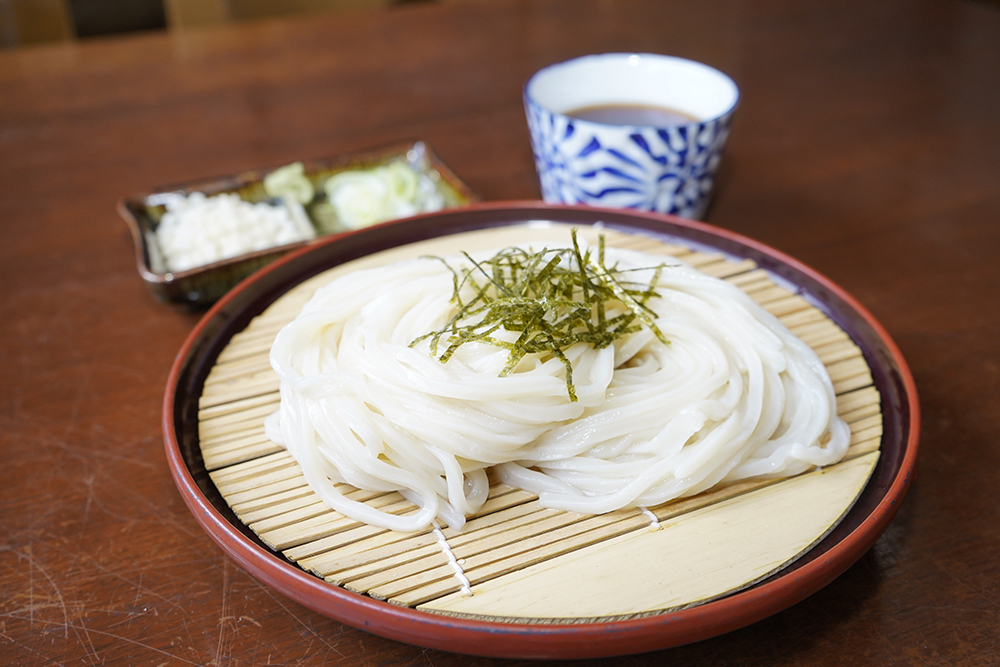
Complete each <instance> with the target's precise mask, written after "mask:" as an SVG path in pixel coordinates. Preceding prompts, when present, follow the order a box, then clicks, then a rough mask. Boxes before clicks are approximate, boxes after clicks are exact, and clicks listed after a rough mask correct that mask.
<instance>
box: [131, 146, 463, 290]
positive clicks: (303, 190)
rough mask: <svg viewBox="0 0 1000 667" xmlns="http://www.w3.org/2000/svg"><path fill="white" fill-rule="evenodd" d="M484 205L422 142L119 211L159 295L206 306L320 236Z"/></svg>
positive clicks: (223, 182)
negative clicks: (473, 203) (264, 229)
mask: <svg viewBox="0 0 1000 667" xmlns="http://www.w3.org/2000/svg"><path fill="white" fill-rule="evenodd" d="M226 195H235V197H232V196H229V197H227V196H226ZM478 200H479V197H478V196H477V195H476V194H475V193H474V192H473V191H472V190H471V189H470V188H469V187H468V186H467V185H466V184H465V183H464V182H463V181H462V180H461V179H460V178H459V177H458V176H456V175H455V173H454V172H452V171H451V169H449V168H448V167H447V166H446V165H445V164H444V163H443V162H441V160H440V159H439V158H438V157H437V155H435V154H434V152H433V151H432V150H431V149H430V147H428V146H427V145H426V144H425V143H424V142H422V141H416V142H407V143H402V144H396V145H392V146H387V147H385V148H380V149H373V150H370V151H365V152H359V153H350V154H345V155H342V156H339V157H335V158H329V159H317V160H310V161H302V162H298V163H293V164H291V165H285V166H279V167H276V168H270V169H256V170H253V171H247V172H243V173H240V174H236V175H233V176H226V177H220V178H212V179H204V180H199V181H192V182H189V183H183V184H179V185H175V186H168V187H163V188H157V189H155V190H152V191H150V192H145V193H140V194H136V195H133V196H131V197H127V198H125V199H123V200H121V201H120V202H119V204H118V212H119V214H120V215H121V216H122V218H124V220H125V222H126V223H127V224H128V227H129V230H130V231H131V233H132V240H133V242H134V245H135V258H136V265H137V267H138V269H139V275H140V276H141V277H142V279H143V281H145V283H146V285H147V287H148V288H149V289H150V291H151V292H152V293H153V295H154V296H155V297H156V298H157V299H159V300H160V301H165V302H180V303H188V304H192V305H198V306H205V305H210V304H212V303H214V302H215V301H217V300H218V299H219V298H220V297H221V296H222V295H223V294H225V293H226V292H227V291H229V289H230V288H232V287H233V286H235V285H236V284H237V283H238V282H239V281H241V280H243V278H245V277H247V276H248V275H250V274H251V273H253V272H254V271H256V270H257V269H259V268H261V267H262V266H264V265H265V264H267V263H269V262H271V261H273V260H275V259H277V258H278V257H280V256H282V255H284V254H286V253H288V252H289V251H291V250H295V249H296V248H300V247H302V246H304V245H307V244H309V243H311V242H313V241H314V240H315V239H317V238H321V237H323V236H327V235H329V234H338V233H342V232H346V231H352V230H354V229H360V228H362V227H367V226H370V225H372V224H378V223H380V222H386V221H388V220H393V219H397V218H401V217H407V216H409V215H414V214H417V213H423V212H430V211H436V210H440V209H443V208H453V207H456V206H464V205H466V204H469V203H472V202H475V201H478ZM261 225H262V226H263V227H264V228H266V229H267V230H268V231H269V232H272V233H271V234H270V235H268V234H263V233H261V231H260V229H261V227H260V226H261Z"/></svg>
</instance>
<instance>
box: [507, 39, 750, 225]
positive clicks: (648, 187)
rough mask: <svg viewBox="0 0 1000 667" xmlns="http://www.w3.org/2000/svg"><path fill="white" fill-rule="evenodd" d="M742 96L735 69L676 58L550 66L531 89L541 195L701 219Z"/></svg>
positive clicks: (625, 57)
mask: <svg viewBox="0 0 1000 667" xmlns="http://www.w3.org/2000/svg"><path fill="white" fill-rule="evenodd" d="M738 101H739V89H738V88H737V87H736V84H735V83H733V80H732V79H730V78H729V77H728V76H726V75H725V74H723V73H722V72H720V71H718V70H717V69H714V68H712V67H709V66H708V65H703V64H701V63H698V62H694V61H692V60H686V59H684V58H676V57H673V56H664V55H655V54H648V53H641V54H639V53H607V54H602V55H592V56H583V57H581V58H576V59H574V60H569V61H566V62H563V63H559V64H557V65H551V66H549V67H546V68H545V69H542V70H540V71H538V72H537V73H535V75H534V76H532V77H531V79H529V80H528V83H527V85H525V88H524V106H525V111H526V113H527V116H528V129H529V130H530V132H531V144H532V148H533V150H534V154H535V166H536V168H537V169H538V176H539V180H540V181H541V186H542V197H543V198H544V199H545V201H546V202H549V203H564V204H587V205H590V206H605V207H615V208H632V209H638V210H643V211H658V212H660V213H669V214H672V215H678V216H681V217H685V218H695V219H698V218H701V217H703V216H704V214H705V211H706V209H707V208H708V202H709V197H710V194H711V191H712V184H713V182H714V180H715V173H716V169H717V168H718V166H719V160H720V158H721V156H722V150H723V148H724V147H725V144H726V139H727V138H728V137H729V124H730V121H731V120H732V117H733V112H734V110H735V109H736V104H737V102H738Z"/></svg>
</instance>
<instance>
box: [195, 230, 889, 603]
mask: <svg viewBox="0 0 1000 667" xmlns="http://www.w3.org/2000/svg"><path fill="white" fill-rule="evenodd" d="M525 233H530V234H531V235H532V237H533V238H537V240H538V241H539V242H541V241H547V240H550V239H552V240H556V239H560V240H561V239H564V238H565V236H566V230H565V228H560V227H558V226H557V227H554V228H552V229H535V228H531V229H529V230H525V229H524V228H513V229H511V228H506V229H499V230H485V231H481V232H473V233H470V234H464V235H461V236H460V238H451V237H449V240H448V242H447V243H445V244H444V246H445V247H438V246H439V245H440V243H439V242H437V241H435V242H425V243H418V244H414V245H413V246H407V247H406V248H402V249H394V250H392V251H388V252H386V253H381V254H379V255H376V256H371V257H367V258H363V259H362V260H357V261H356V262H354V263H352V264H351V265H349V266H345V267H338V268H336V269H332V270H331V271H328V272H326V273H324V274H320V275H319V276H316V277H314V278H311V279H310V280H308V281H305V282H304V283H302V284H300V285H298V286H296V287H294V288H293V289H292V290H290V291H289V292H288V293H287V294H285V295H284V296H282V297H281V298H280V299H278V300H277V301H276V302H275V303H274V304H272V305H271V306H269V307H268V308H267V309H266V310H265V311H264V312H263V313H262V314H261V315H259V316H257V317H256V318H254V319H253V320H252V321H251V323H250V324H249V325H248V326H247V328H246V329H245V330H244V331H242V332H240V333H238V334H236V335H234V336H233V337H232V339H231V340H230V341H229V344H228V345H227V347H226V348H225V349H224V350H223V352H222V353H221V354H220V355H219V357H218V359H217V360H216V364H215V366H214V367H213V368H212V370H211V372H210V373H209V376H208V378H207V379H206V382H205V385H204V389H203V393H202V396H201V400H200V404H199V420H200V431H199V435H200V441H201V447H202V453H203V457H204V460H205V465H206V468H207V469H208V471H209V473H210V475H211V478H212V480H213V481H214V483H215V484H216V486H217V488H218V489H219V492H220V493H221V494H222V496H223V497H224V498H225V499H226V500H227V502H228V503H229V504H230V506H231V507H232V508H233V511H234V512H235V513H236V514H237V516H238V517H239V518H240V520H241V521H243V522H244V523H246V524H247V525H248V526H250V528H251V529H253V530H254V531H255V532H256V533H257V534H258V535H259V536H260V538H261V539H262V540H263V541H264V542H265V543H266V544H268V545H270V546H271V547H272V548H273V549H275V550H277V551H281V552H282V553H283V554H284V555H285V556H287V557H288V558H289V559H291V560H292V561H294V562H296V563H298V564H299V565H300V566H301V567H303V568H304V569H306V570H308V571H310V572H312V573H314V574H315V575H316V576H319V577H322V578H325V579H326V580H327V581H328V582H330V583H331V585H338V586H343V587H345V588H348V589H350V590H353V591H357V592H358V593H361V594H366V595H369V596H371V597H374V598H378V599H384V600H388V601H389V602H391V603H393V604H398V605H405V606H411V607H412V606H416V607H418V608H420V609H424V610H427V611H433V612H436V613H448V614H462V615H472V616H483V617H488V618H497V617H499V618H518V619H525V618H527V619H548V620H550V621H551V620H553V619H555V620H560V619H561V620H565V621H570V622H572V621H576V620H579V619H581V618H598V617H600V618H604V617H618V616H628V615H633V614H645V613H651V612H653V611H657V610H664V609H669V608H673V607H677V606H684V605H688V604H694V603H697V602H699V601H702V600H707V599H711V598H713V597H717V596H719V595H724V594H726V593H727V592H730V591H733V590H738V589H739V588H740V587H743V586H746V585H749V584H750V583H753V582H754V581H756V580H758V579H759V578H761V577H764V576H767V575H768V574H769V573H771V572H773V571H774V570H775V569H777V568H780V567H781V566H783V564H785V563H787V562H790V561H791V560H793V559H794V558H795V557H797V556H798V555H799V554H801V553H802V552H803V551H804V550H805V549H807V548H808V547H809V546H810V545H811V544H813V543H815V542H816V541H817V540H819V539H820V538H821V537H822V536H823V535H825V534H826V532H827V531H828V530H830V529H831V527H832V526H833V525H835V523H836V521H838V520H839V518H840V517H841V516H842V515H843V514H844V512H846V511H847V509H848V508H849V507H850V505H851V504H852V503H853V500H854V498H855V497H856V495H857V494H858V493H859V492H860V489H861V488H862V487H863V486H864V483H865V481H866V480H867V478H868V475H870V473H871V470H872V469H873V467H874V465H875V462H876V461H877V458H878V449H879V445H880V442H881V435H882V415H881V406H880V396H879V394H878V391H877V390H876V389H875V388H874V386H872V378H871V373H870V370H869V367H868V365H867V363H866V362H865V359H864V357H863V356H862V353H861V350H860V348H859V347H858V346H857V345H856V344H855V343H854V342H853V341H851V339H850V337H849V336H848V335H847V334H846V333H845V332H844V331H842V330H841V329H840V328H839V327H838V326H837V325H836V324H835V323H834V322H833V321H832V320H830V319H829V317H827V315H826V314H824V313H823V312H822V311H821V310H820V309H819V308H817V307H816V306H814V305H813V304H811V303H810V302H809V301H808V299H806V298H804V297H803V296H802V295H799V294H795V293H793V292H791V291H789V290H788V289H787V288H786V287H784V286H781V285H778V284H776V283H775V282H774V281H773V280H772V279H771V278H770V276H769V275H768V274H767V272H765V271H763V270H761V269H759V268H757V267H756V265H755V264H754V263H753V262H752V261H750V260H746V259H742V260H740V259H731V258H728V257H726V256H724V255H721V254H719V253H713V252H703V251H698V250H692V249H690V248H687V247H684V246H682V245H667V244H662V243H659V242H657V241H654V240H652V239H650V238H648V237H645V236H639V235H628V234H624V233H620V232H616V231H611V230H604V231H603V233H604V234H605V236H606V242H607V243H608V244H609V245H613V246H617V247H625V248H630V249H635V250H642V251H646V252H657V253H661V254H670V255H673V256H676V257H678V258H679V259H682V260H684V261H686V262H689V263H691V264H693V265H695V266H697V267H698V268H699V269H700V270H702V271H705V272H706V273H709V274H710V275H714V276H717V277H720V278H723V279H725V280H727V281H729V282H731V283H732V284H734V285H736V286H738V287H739V288H740V289H742V290H743V291H744V292H746V293H747V294H748V295H749V296H750V297H751V298H752V299H754V300H755V301H757V302H758V303H760V304H761V305H762V306H763V307H764V308H765V309H767V310H768V311H769V312H771V313H772V314H773V315H775V316H776V317H778V318H779V319H780V320H781V321H782V322H783V323H784V324H785V325H786V326H787V327H789V329H790V330H791V331H792V332H793V333H795V335H797V336H798V337H799V338H800V339H802V340H803V341H804V342H806V343H807V344H808V345H810V346H811V347H812V348H813V349H814V350H815V351H816V353H817V355H818V356H819V358H820V360H821V361H822V363H824V364H825V365H826V367H827V370H828V372H829V374H830V377H831V380H832V381H833V383H834V388H835V391H836V393H837V411H838V414H839V415H840V416H841V417H842V418H843V419H844V420H845V421H847V422H848V423H849V425H850V427H851V444H850V449H849V450H848V454H847V457H846V458H845V459H844V461H842V462H841V463H839V464H837V465H835V466H830V467H828V468H826V469H824V470H820V471H815V472H812V473H808V474H805V475H800V476H798V477H795V478H792V479H788V480H751V481H744V482H740V483H736V484H729V485H727V486H723V487H720V488H716V489H712V490H710V491H708V492H705V493H702V494H699V495H697V496H694V497H692V498H684V499H678V500H675V501H672V502H670V503H665V504H664V505H661V506H658V507H651V508H631V509H625V510H619V511H617V512H612V513H609V514H604V515H597V516H584V515H577V514H573V513H570V512H564V511H561V510H552V509H546V508H543V507H541V506H539V504H538V500H537V498H536V497H535V496H534V495H532V494H530V493H526V492H524V491H519V490H516V489H511V488H510V487H507V486H505V485H503V484H499V483H494V484H492V486H491V489H490V496H489V499H488V500H487V502H486V503H485V505H484V507H483V508H482V510H481V511H480V512H479V513H478V514H477V515H476V516H474V517H470V518H469V520H468V522H467V524H466V526H465V528H464V529H463V530H462V531H461V532H456V531H453V530H451V529H448V528H444V529H440V530H426V531H422V532H417V533H394V532H392V531H388V530H385V529H381V528H377V527H372V526H367V525H364V524H360V523H358V522H356V521H353V520H352V519H349V518H347V517H345V516H343V515H341V514H340V513H338V512H336V511H334V510H332V509H330V508H329V507H327V506H326V505H325V504H324V503H323V502H322V501H321V500H320V499H319V497H318V496H316V494H315V493H314V492H313V491H312V490H311V489H310V488H309V486H308V485H307V483H306V481H305V478H304V476H303V474H302V471H301V469H300V468H299V466H298V464H297V463H296V462H295V460H294V459H293V458H292V457H291V456H290V455H289V454H288V453H287V452H285V451H284V450H283V449H281V448H280V447H279V446H278V445H275V444H274V443H272V442H271V441H270V440H268V439H267V437H266V435H265V434H264V430H263V420H264V418H265V417H266V416H267V415H269V414H271V413H272V412H273V411H274V410H276V409H277V407H278V405H279V395H278V392H277V389H278V382H277V377H276V375H275V374H274V372H273V371H272V370H271V369H270V366H269V364H268V360H267V357H268V353H269V351H270V346H271V342H272V341H273V339H274V336H275V335H276V334H277V332H278V331H279V330H280V329H281V327H282V326H283V325H284V324H285V323H287V322H288V321H290V320H291V319H292V318H293V317H294V316H295V315H296V314H297V313H298V311H299V310H300V309H301V307H302V305H303V304H304V303H305V302H306V301H307V300H308V299H309V297H310V296H311V295H312V293H313V292H314V291H315V289H316V288H317V287H318V286H319V285H321V284H325V283H326V282H328V281H329V280H332V279H333V278H334V277H336V276H337V275H340V274H341V273H343V272H345V271H347V270H351V269H353V268H363V267H365V266H372V265H375V264H377V263H379V262H382V263H388V262H391V261H396V260H398V259H401V258H403V257H405V256H415V255H419V254H426V253H427V252H428V251H429V248H431V247H433V248H434V250H433V252H434V253H437V254H443V253H449V252H454V251H456V250H457V249H467V250H478V249H488V248H491V247H498V246H501V245H508V244H512V243H516V242H517V243H519V242H523V240H524V238H525ZM581 234H582V235H583V236H585V237H587V238H588V240H589V241H591V242H594V241H596V233H595V232H593V231H591V230H582V231H581ZM431 243H433V244H434V245H433V246H432V245H431ZM449 244H450V245H449ZM342 492H345V493H347V494H348V495H350V496H351V497H353V498H354V499H356V500H360V501H362V502H366V503H368V504H371V505H372V506H374V507H379V508H380V509H383V510H385V511H390V512H394V513H399V514H408V513H411V512H414V511H416V508H415V507H414V506H413V505H411V504H410V503H409V502H408V501H406V500H405V499H404V498H402V496H400V495H399V494H398V493H372V492H365V491H360V490H357V489H351V488H350V487H347V486H346V485H342ZM817 498H818V499H820V500H819V501H818V502H817V500H816V499H817ZM803 508H805V511H804V510H803ZM761 512H764V513H761ZM768 513H769V514H768ZM734 525H739V526H742V528H740V529H739V530H736V531H734V530H733V528H732V527H733V526H734ZM721 526H725V529H723V528H722V527H721ZM776 527H780V530H777V529H776ZM445 549H447V550H449V551H450V554H447V553H445ZM625 563H627V565H628V567H622V564H625ZM456 568H458V571H459V572H460V573H461V575H462V577H459V576H457V574H456ZM720 573H722V574H720ZM598 576H599V577H601V578H602V579H601V581H602V582H603V581H604V579H603V578H604V577H606V578H607V582H608V583H607V584H606V585H605V584H604V583H602V584H601V585H600V586H599V587H598V588H599V589H600V590H597V591H596V592H594V591H593V586H592V584H593V583H594V581H595V577H598ZM463 578H464V580H463ZM581 581H585V582H586V584H587V585H586V586H581V585H580V583H579V582H581ZM692 582H694V583H692ZM467 586H471V588H467ZM585 591H586V593H585ZM470 592H471V593H472V595H471V597H470V596H469V595H468V594H469V593H470ZM581 597H583V598H586V600H583V601H581ZM543 598H544V600H543Z"/></svg>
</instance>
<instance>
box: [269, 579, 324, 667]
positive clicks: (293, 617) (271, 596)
mask: <svg viewBox="0 0 1000 667" xmlns="http://www.w3.org/2000/svg"><path fill="white" fill-rule="evenodd" d="M260 590H262V591H263V592H264V593H265V594H266V595H267V596H268V597H269V598H271V599H272V600H274V602H275V603H277V605H278V606H279V607H281V608H282V609H284V610H285V612H287V613H288V615H289V616H291V617H292V619H293V620H294V621H295V622H296V623H298V624H299V625H301V626H302V627H303V628H305V629H306V630H307V631H308V632H309V634H311V635H312V636H313V637H315V638H316V639H318V640H319V641H320V642H321V643H322V644H323V645H324V646H326V647H327V648H328V649H330V650H331V651H333V652H334V653H336V654H337V655H339V656H340V657H344V654H343V653H341V652H340V651H339V650H337V647H336V646H333V645H332V644H330V643H329V642H328V641H326V640H325V639H323V637H322V636H320V635H319V633H317V632H316V631H315V630H313V629H312V628H311V627H310V626H309V624H308V623H306V622H305V621H303V620H302V619H301V618H299V617H298V616H297V615H296V614H295V612H294V611H292V610H291V609H289V608H288V607H287V606H286V605H285V603H284V602H282V601H281V599H279V598H277V597H275V596H274V594H273V593H271V591H270V590H269V589H268V588H267V587H266V586H263V585H261V586H260Z"/></svg>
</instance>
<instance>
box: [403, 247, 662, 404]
mask: <svg viewBox="0 0 1000 667" xmlns="http://www.w3.org/2000/svg"><path fill="white" fill-rule="evenodd" d="M572 237H573V247H572V248H557V249H554V250H550V249H548V248H544V249H542V250H541V251H540V252H532V251H528V250H524V249H521V248H516V247H511V248H505V249H503V250H501V251H500V252H498V253H497V254H496V255H494V256H493V257H492V258H491V259H488V260H484V261H478V262H477V261H476V260H474V259H473V258H472V257H470V256H469V255H468V253H463V254H464V255H465V257H466V258H467V259H468V260H469V262H471V264H472V266H469V267H465V268H463V269H462V270H461V271H456V270H455V269H454V268H453V267H452V266H451V265H449V264H448V263H447V262H446V261H445V260H444V259H442V258H440V257H437V258H435V259H439V260H441V262H443V263H444V265H445V266H447V267H448V270H449V271H451V273H452V285H453V294H452V301H453V302H454V303H455V304H456V305H457V306H458V311H457V312H456V313H455V315H454V317H452V318H451V320H450V321H449V322H448V323H447V324H446V325H445V326H444V327H443V328H442V329H440V330H439V331H432V332H430V333H427V334H424V335H423V336H420V337H419V338H417V339H416V340H414V341H413V342H412V343H410V347H413V346H415V345H416V344H417V343H419V342H421V341H422V340H425V339H427V338H430V351H431V354H432V355H434V356H436V357H438V359H439V360H440V361H441V363H447V362H448V360H449V359H451V357H452V355H453V354H455V351H456V350H458V348H459V347H461V346H462V345H464V344H465V343H468V342H472V341H478V342H481V343H489V344H490V345H494V346H496V347H499V348H504V349H506V350H508V351H509V354H508V357H507V363H506V364H505V365H504V367H503V370H501V371H500V375H499V377H504V376H507V375H509V374H510V373H511V372H513V370H514V369H515V368H516V367H517V365H518V363H520V361H521V359H523V358H524V356H525V355H526V354H543V355H544V354H551V355H552V356H555V357H556V358H558V359H559V360H560V361H562V363H563V365H564V366H565V367H566V391H567V393H568V394H569V399H570V400H571V401H573V402H575V401H576V400H577V397H576V391H575V388H574V385H573V365H572V364H571V363H570V361H569V359H567V358H566V355H565V354H563V350H564V349H566V348H568V347H569V346H571V345H574V344H576V343H589V344H591V345H593V346H594V347H595V348H596V349H601V348H604V347H607V346H608V345H611V344H612V343H613V342H614V341H615V340H617V339H618V338H621V337H622V336H625V335H627V334H631V333H635V332H637V331H639V330H641V329H642V326H643V325H645V326H646V327H648V328H649V329H650V330H651V331H652V332H653V333H654V334H655V335H656V337H657V338H658V339H659V340H660V341H662V342H663V343H664V344H667V340H666V339H665V338H664V336H663V334H662V333H661V332H660V330H659V329H658V328H657V327H656V324H655V319H656V313H654V312H653V311H652V310H650V308H649V307H648V306H647V305H646V302H647V301H648V300H649V299H651V298H653V297H656V296H659V295H658V294H657V292H656V291H655V287H656V284H657V282H658V281H659V278H660V274H661V272H662V270H663V267H664V265H662V264H661V265H660V266H658V267H655V271H654V274H653V277H652V279H651V280H650V281H649V284H648V285H640V284H636V283H630V282H627V281H626V280H624V274H625V273H627V271H625V270H619V269H618V268H617V266H612V267H607V266H606V265H605V263H604V236H603V235H601V236H600V237H599V242H598V249H597V257H596V258H595V257H593V254H592V251H591V249H590V248H588V249H587V250H586V251H581V250H580V245H579V243H578V242H577V238H576V230H575V229H574V230H573V232H572ZM637 270H647V269H632V270H631V271H637ZM466 286H471V287H472V289H473V296H472V298H471V299H469V300H467V301H463V300H462V298H461V292H462V290H463V289H464V288H465V287H466ZM609 303H620V304H622V305H623V306H625V308H626V312H624V313H622V314H620V315H617V316H615V317H610V318H609V317H607V316H606V314H605V313H606V311H607V310H608V304H609ZM501 328H502V329H504V330H506V331H519V332H521V333H520V335H519V336H518V338H517V340H515V341H514V342H513V343H510V342H507V341H504V340H501V339H499V338H496V337H494V336H493V334H494V333H495V332H496V331H498V330H500V329H501ZM442 337H446V339H447V341H448V347H447V349H445V350H444V352H442V353H441V354H440V355H439V354H438V343H439V342H440V341H441V339H442Z"/></svg>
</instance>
